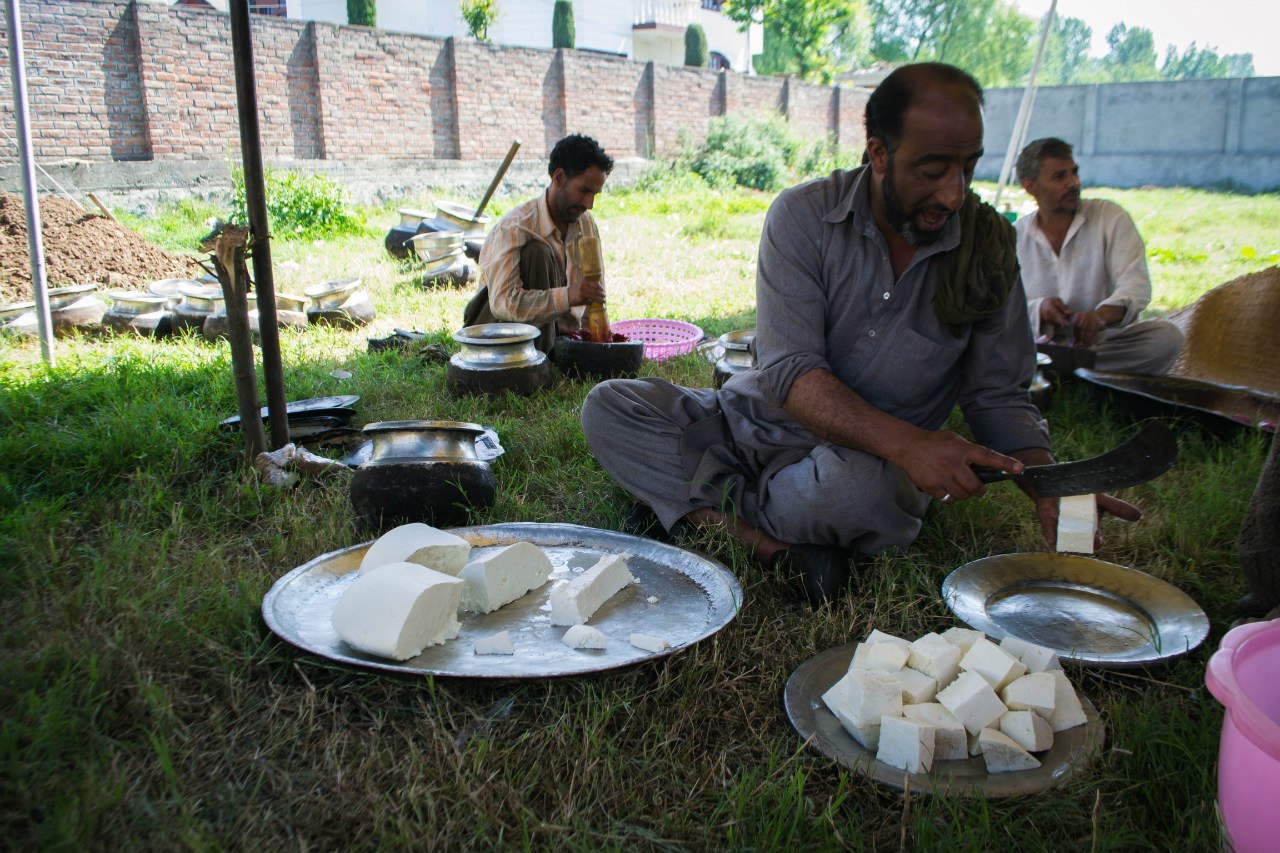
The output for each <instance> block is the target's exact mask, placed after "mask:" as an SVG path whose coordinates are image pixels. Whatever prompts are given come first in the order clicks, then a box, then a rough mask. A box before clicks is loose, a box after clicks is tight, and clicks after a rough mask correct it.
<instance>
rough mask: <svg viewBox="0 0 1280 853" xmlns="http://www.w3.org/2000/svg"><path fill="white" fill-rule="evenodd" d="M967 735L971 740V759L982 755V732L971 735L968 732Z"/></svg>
mask: <svg viewBox="0 0 1280 853" xmlns="http://www.w3.org/2000/svg"><path fill="white" fill-rule="evenodd" d="M984 731H985V729H984ZM965 734H966V735H967V736H968V739H969V757H971V758H972V757H974V756H977V755H982V732H979V733H978V734H971V733H969V732H968V731H966V732H965Z"/></svg>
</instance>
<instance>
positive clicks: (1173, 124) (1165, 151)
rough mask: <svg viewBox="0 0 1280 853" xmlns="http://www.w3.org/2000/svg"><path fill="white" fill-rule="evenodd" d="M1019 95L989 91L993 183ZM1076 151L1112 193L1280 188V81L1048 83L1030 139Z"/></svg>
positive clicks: (987, 160) (1094, 180) (1090, 176)
mask: <svg viewBox="0 0 1280 853" xmlns="http://www.w3.org/2000/svg"><path fill="white" fill-rule="evenodd" d="M1021 99H1022V90H1021V89H993V90H991V91H989V92H987V156H985V157H983V158H982V161H981V162H980V163H979V164H978V177H980V178H985V179H989V180H995V179H996V178H998V177H999V172H1000V166H1001V164H1002V163H1003V162H1004V154H1005V150H1006V148H1007V147H1008V145H1009V137H1010V135H1011V134H1012V132H1013V123H1014V121H1015V120H1016V118H1017V114H1018V105H1019V103H1020V102H1021ZM1044 136H1058V137H1061V138H1062V139H1065V140H1066V141H1067V142H1069V143H1071V144H1072V145H1073V146H1075V151H1076V159H1077V161H1078V162H1079V163H1080V175H1081V178H1082V179H1083V180H1084V181H1085V183H1087V184H1093V185H1103V186H1110V187H1137V186H1144V185H1148V184H1150V185H1155V186H1218V185H1230V186H1235V187H1239V188H1241V189H1247V190H1268V189H1277V188H1280V77H1253V78H1247V79H1232V80H1185V81H1177V82H1169V83H1111V84H1106V85H1092V86H1050V87H1046V88H1043V89H1040V90H1039V91H1038V92H1037V94H1036V100H1035V108H1034V110H1033V112H1032V114H1031V123H1030V126H1029V127H1028V129H1027V136H1026V139H1027V141H1030V140H1032V139H1038V138H1040V137H1044Z"/></svg>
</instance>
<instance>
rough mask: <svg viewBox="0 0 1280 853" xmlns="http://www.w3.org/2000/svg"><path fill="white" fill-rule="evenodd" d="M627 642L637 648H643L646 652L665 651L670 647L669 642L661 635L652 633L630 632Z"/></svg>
mask: <svg viewBox="0 0 1280 853" xmlns="http://www.w3.org/2000/svg"><path fill="white" fill-rule="evenodd" d="M627 642H629V643H630V644H631V645H633V646H635V647H636V648H637V649H644V650H645V651H646V652H653V653H654V654H657V653H658V652H665V651H666V650H667V649H669V648H671V643H670V642H669V641H668V640H666V639H665V638H663V637H655V636H654V635H653V634H632V635H631V636H630V638H628V640H627Z"/></svg>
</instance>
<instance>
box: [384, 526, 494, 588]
mask: <svg viewBox="0 0 1280 853" xmlns="http://www.w3.org/2000/svg"><path fill="white" fill-rule="evenodd" d="M470 556H471V545H470V543H468V542H467V540H465V539H463V538H462V537H460V536H454V535H453V534H452V533H448V532H446V531H444V530H437V529H436V528H434V527H432V526H431V525H429V524H404V525H401V526H400V527H397V528H394V529H392V530H388V531H387V532H386V533H384V534H382V536H380V537H378V539H377V540H376V541H374V543H373V544H372V545H370V546H369V549H368V550H367V551H365V552H364V559H362V560H361V561H360V570H361V571H364V570H365V569H372V568H373V567H374V566H381V565H383V564H385V563H417V564H418V565H420V566H426V567H427V568H428V569H435V570H436V571H437V572H443V573H444V574H446V575H457V574H458V572H460V571H462V569H463V567H464V566H465V565H466V564H467V559H468V558H469V557H470Z"/></svg>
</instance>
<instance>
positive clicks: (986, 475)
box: [973, 465, 1014, 483]
mask: <svg viewBox="0 0 1280 853" xmlns="http://www.w3.org/2000/svg"><path fill="white" fill-rule="evenodd" d="M973 473H975V474H977V475H978V479H979V480H981V481H982V482H984V483H999V482H1000V481H1001V480H1012V479H1013V477H1014V475H1013V474H1010V473H1008V472H1007V471H1001V470H1000V469H999V468H983V467H981V466H978V465H974V466H973Z"/></svg>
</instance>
